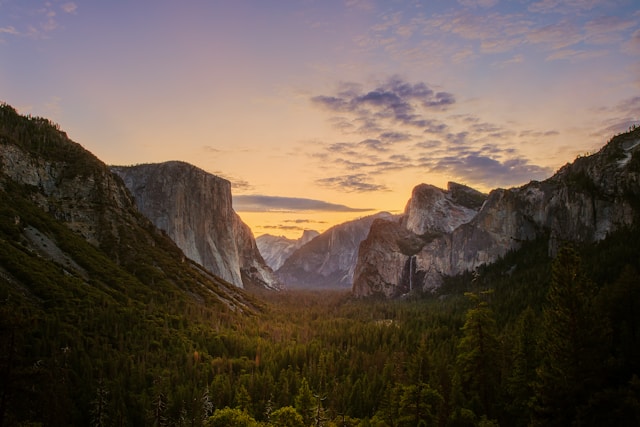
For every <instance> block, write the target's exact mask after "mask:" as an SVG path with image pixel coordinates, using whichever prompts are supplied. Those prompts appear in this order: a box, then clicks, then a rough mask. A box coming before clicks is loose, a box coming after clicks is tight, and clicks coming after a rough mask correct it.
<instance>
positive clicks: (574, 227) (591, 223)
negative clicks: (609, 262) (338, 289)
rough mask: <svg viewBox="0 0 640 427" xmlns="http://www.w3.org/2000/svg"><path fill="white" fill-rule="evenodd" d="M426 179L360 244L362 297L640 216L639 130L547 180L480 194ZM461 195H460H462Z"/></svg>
mask: <svg viewBox="0 0 640 427" xmlns="http://www.w3.org/2000/svg"><path fill="white" fill-rule="evenodd" d="M461 190H462V187H459V186H457V185H454V186H451V185H450V186H449V190H448V191H444V190H438V189H436V188H435V187H431V186H425V185H421V186H418V187H416V189H414V192H413V195H412V197H411V200H410V201H409V203H408V204H407V208H406V209H405V213H404V215H403V217H402V219H401V220H400V221H393V222H391V221H388V220H386V221H385V220H378V221H376V222H374V224H373V225H372V227H371V231H370V233H369V235H368V236H367V238H366V239H365V240H364V241H363V242H362V244H361V245H360V249H359V256H358V261H357V266H356V270H355V274H354V283H353V292H354V294H355V295H356V296H368V295H372V294H381V295H384V296H386V297H394V296H399V295H402V294H405V293H407V292H409V291H411V290H414V289H422V290H429V289H433V288H436V287H438V286H439V285H440V284H441V281H442V277H443V276H448V275H456V274H460V273H462V272H465V271H471V270H473V269H475V268H476V267H478V266H480V265H482V264H488V263H492V262H494V261H496V260H497V259H499V258H500V257H502V256H504V255H505V254H506V253H507V252H508V251H510V250H514V249H517V248H519V247H520V245H521V243H522V242H523V241H526V240H532V239H535V238H538V237H544V238H548V240H549V253H550V254H551V255H553V254H554V253H555V252H556V251H557V249H558V246H559V245H560V244H561V243H562V242H566V241H575V242H593V241H598V240H601V239H603V238H605V237H606V236H607V234H608V233H610V232H613V231H615V230H617V229H620V228H622V227H625V226H630V225H632V224H634V223H635V221H637V216H638V212H639V209H640V129H634V130H633V131H630V132H628V133H625V134H622V135H618V136H616V137H614V138H613V139H612V140H611V141H610V142H609V143H608V144H607V145H606V146H604V147H603V148H602V149H601V150H600V151H599V152H598V153H596V154H593V155H591V156H588V157H579V158H577V159H576V160H575V161H574V162H573V163H571V164H567V165H565V166H563V167H562V168H561V169H560V170H559V171H558V172H557V173H556V174H555V175H554V176H552V177H551V178H549V179H547V180H545V181H540V182H538V181H533V182H530V183H529V184H526V185H524V186H522V187H519V188H511V189H496V190H493V191H491V193H490V194H489V195H488V197H487V198H486V200H484V202H483V203H482V204H481V205H480V200H481V198H479V197H478V194H477V193H474V192H473V191H468V190H465V191H462V194H465V197H462V198H458V199H457V200H458V201H461V200H464V203H461V204H458V203H454V197H453V194H454V193H456V192H457V193H460V191H461ZM458 197H460V196H458Z"/></svg>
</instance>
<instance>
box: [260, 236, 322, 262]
mask: <svg viewBox="0 0 640 427" xmlns="http://www.w3.org/2000/svg"><path fill="white" fill-rule="evenodd" d="M318 235H320V233H318V232H317V231H315V230H304V232H303V233H302V236H300V238H299V239H287V238H286V237H284V236H273V235H271V234H263V235H262V236H258V237H256V244H257V245H258V249H259V250H260V255H262V257H263V258H264V260H265V262H266V263H267V265H268V266H269V267H271V268H272V269H273V270H274V271H275V270H277V269H279V268H280V267H281V266H282V264H284V262H285V261H286V260H287V258H289V257H290V256H291V254H293V253H294V252H295V251H296V250H297V249H300V248H301V247H302V246H304V245H305V244H306V243H308V242H310V241H311V240H312V239H314V238H315V237H316V236H318Z"/></svg>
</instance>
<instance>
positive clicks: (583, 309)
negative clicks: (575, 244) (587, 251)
mask: <svg viewBox="0 0 640 427" xmlns="http://www.w3.org/2000/svg"><path fill="white" fill-rule="evenodd" d="M595 294H596V289H595V285H594V284H593V283H592V282H591V281H590V280H589V279H588V278H587V277H586V276H585V274H584V272H583V270H582V267H581V265H580V257H579V256H578V254H577V252H576V251H575V250H574V249H573V248H570V247H565V248H562V249H561V250H560V252H559V253H558V256H557V258H556V259H555V260H554V263H553V268H552V277H551V285H550V288H549V292H548V295H547V305H546V307H545V309H544V313H543V328H542V337H541V343H540V350H541V356H542V363H541V366H540V367H539V368H538V370H537V374H538V380H537V383H536V420H537V421H538V422H539V423H540V424H541V425H558V426H561V425H570V424H571V423H572V422H573V420H574V418H575V415H576V408H577V407H579V406H580V405H583V404H585V403H586V402H587V400H588V398H589V396H590V394H591V393H592V392H593V391H595V390H597V389H598V388H599V386H600V385H601V383H602V373H603V366H602V365H603V362H604V359H605V357H604V353H605V352H606V350H607V348H608V345H607V344H606V340H605V328H604V327H603V324H602V320H601V319H600V318H599V316H598V314H597V312H596V310H595V307H594V299H595Z"/></svg>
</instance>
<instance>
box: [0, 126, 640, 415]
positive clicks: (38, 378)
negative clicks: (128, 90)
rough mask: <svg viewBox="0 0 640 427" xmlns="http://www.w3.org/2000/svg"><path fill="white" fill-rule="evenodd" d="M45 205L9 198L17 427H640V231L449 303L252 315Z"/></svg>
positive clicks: (7, 244) (491, 280)
mask: <svg viewBox="0 0 640 427" xmlns="http://www.w3.org/2000/svg"><path fill="white" fill-rule="evenodd" d="M29 120H30V122H32V123H33V124H34V126H35V125H36V124H37V126H35V127H34V128H33V129H31V128H29V126H27V125H25V130H24V132H23V133H24V135H26V136H27V137H29V136H33V133H36V132H42V127H43V126H45V127H47V126H51V125H50V124H48V123H45V124H44V125H42V124H41V123H40V121H36V120H33V119H29ZM50 131H51V132H54V131H55V132H57V130H56V129H55V128H54V129H53V130H50ZM30 132H33V133H30ZM47 132H49V131H47ZM38 135H39V134H38ZM0 136H2V138H3V140H2V143H7V140H8V139H10V138H16V137H15V136H11V135H9V136H8V135H7V134H4V135H0ZM41 139H42V138H40V139H39V140H41ZM34 191H35V190H34V189H33V188H27V187H25V186H21V185H19V184H16V183H13V182H12V181H11V180H8V179H3V180H2V181H1V190H0V426H36V425H43V426H63V425H87V426H129V425H130V426H140V425H150V426H164V425H166V426H258V425H265V426H271V425H273V426H420V425H424V426H432V425H433V426H497V425H501V426H528V425H558V426H566V425H594V426H595V425H598V426H600V425H620V426H622V425H634V426H635V425H640V283H638V282H639V277H640V276H639V274H638V271H640V257H639V254H640V230H639V229H625V230H621V231H618V232H616V233H614V234H612V235H610V236H609V237H608V238H607V239H605V240H603V241H601V242H599V243H594V244H588V245H580V246H571V245H566V246H565V247H563V248H562V249H561V250H560V251H559V253H558V254H557V256H556V257H555V258H553V259H552V258H550V257H549V255H548V253H549V251H548V239H545V238H540V239H538V240H535V241H531V242H526V243H524V244H523V246H522V248H521V249H519V250H518V251H514V252H511V253H509V254H507V255H506V256H505V257H504V258H503V259H501V260H500V261H499V262H497V263H495V264H492V265H490V266H483V267H481V268H479V269H477V270H476V271H474V272H470V273H468V274H465V275H462V276H458V277H451V278H447V279H446V280H445V284H444V285H443V286H442V287H441V288H440V289H438V290H437V291H436V292H434V293H428V294H420V293H414V294H412V295H408V296H406V297H404V298H401V299H397V300H382V299H362V300H358V299H354V298H352V297H351V295H350V293H348V292H328V291H327V292H303V291H299V292H293V291H291V292H279V293H273V292H271V293H269V292H263V293H255V294H253V295H249V294H245V293H243V292H241V291H238V292H239V293H240V295H241V300H242V301H244V303H243V304H244V305H243V307H245V308H244V309H243V310H237V309H233V308H232V307H229V306H227V305H225V304H221V303H220V302H219V299H216V298H213V297H212V298H211V299H210V300H203V299H201V298H194V297H193V289H195V287H196V286H197V284H195V281H197V280H199V279H197V277H195V276H189V275H186V276H185V275H184V273H180V272H177V269H179V268H180V267H179V266H178V264H179V263H177V262H176V261H175V260H174V259H173V258H172V257H171V256H168V255H167V254H174V255H175V256H176V258H180V256H179V253H177V252H175V249H174V247H172V246H171V244H170V243H169V242H167V240H166V239H165V237H163V236H161V235H158V236H157V237H156V238H155V239H156V240H154V241H153V244H152V245H150V246H149V248H150V249H149V251H151V252H150V253H139V254H129V255H130V256H134V255H135V257H136V258H134V261H126V262H125V261H118V259H117V257H115V256H114V252H113V251H117V250H119V249H117V248H111V249H109V250H110V251H111V252H109V250H107V251H105V250H103V249H98V248H97V247H95V246H94V245H91V244H89V243H87V242H86V241H85V240H84V239H82V238H81V237H80V236H78V235H77V233H73V232H71V231H70V230H69V229H68V228H67V227H66V226H64V225H63V224H61V223H59V222H58V221H55V220H54V219H53V218H52V217H51V215H50V214H48V213H45V212H44V211H43V210H42V209H40V208H39V207H38V206H36V205H35V204H34V203H33V202H32V198H30V197H28V196H29V195H30V194H32V193H33V192H34ZM28 227H32V229H35V230H38V231H39V232H41V233H43V234H46V236H47V238H49V239H53V240H55V242H56V244H57V245H58V246H59V247H61V248H62V249H64V251H65V252H66V253H67V254H70V255H71V256H72V257H73V259H74V260H75V262H77V263H78V265H79V267H80V270H81V271H83V272H85V274H84V275H83V276H82V275H81V276H79V275H78V274H75V273H73V272H70V271H69V269H66V268H64V266H61V265H60V264H59V263H57V262H55V261H52V260H48V259H45V258H43V257H42V256H40V255H38V254H37V253H35V252H34V251H32V250H30V249H29V247H28V245H27V244H26V242H25V237H24V230H25V229H27V228H28ZM134 231H135V230H133V231H130V233H134ZM135 232H137V231H135ZM140 232H141V231H140ZM136 236H137V235H134V234H132V235H130V236H129V238H130V242H136V241H138V240H140V239H138V238H137V237H136ZM132 244H133V243H132ZM140 248H142V246H140ZM128 250H129V251H132V249H131V248H129V249H128ZM134 252H135V251H134ZM120 259H121V260H124V259H125V258H124V257H122V258H120ZM126 259H129V258H126ZM154 265H155V266H156V267H157V268H156V267H153V266H154ZM172 272H173V273H172ZM190 281H194V283H193V284H192V283H191V282H190ZM176 283H178V285H176Z"/></svg>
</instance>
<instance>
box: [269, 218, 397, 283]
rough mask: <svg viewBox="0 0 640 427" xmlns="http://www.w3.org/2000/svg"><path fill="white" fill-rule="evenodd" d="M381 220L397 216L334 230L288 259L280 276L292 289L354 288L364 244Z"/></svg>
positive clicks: (356, 221) (361, 219)
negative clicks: (354, 279) (361, 246)
mask: <svg viewBox="0 0 640 427" xmlns="http://www.w3.org/2000/svg"><path fill="white" fill-rule="evenodd" d="M379 218H393V216H392V215H391V214H389V213H387V212H381V213H378V214H376V215H371V216H368V217H364V218H360V219H357V220H354V221H349V222H346V223H344V224H340V225H337V226H335V227H332V228H330V229H329V230H327V231H325V232H324V233H322V234H320V235H319V236H317V237H316V238H314V239H313V240H311V241H310V242H308V243H307V244H305V245H304V246H302V247H301V248H300V249H298V250H296V251H295V252H294V253H293V254H292V255H291V256H290V257H289V258H287V260H286V261H285V262H284V264H283V265H282V267H280V268H279V269H278V270H277V272H276V273H277V274H278V277H279V278H280V280H281V281H282V283H284V284H285V286H287V287H289V288H349V287H351V284H352V281H353V274H354V270H355V266H356V260H357V258H358V247H359V246H360V242H362V240H364V239H365V237H366V236H367V234H368V233H369V228H370V227H371V224H372V223H373V221H374V220H376V219H379Z"/></svg>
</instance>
